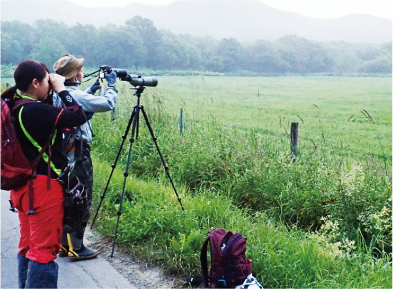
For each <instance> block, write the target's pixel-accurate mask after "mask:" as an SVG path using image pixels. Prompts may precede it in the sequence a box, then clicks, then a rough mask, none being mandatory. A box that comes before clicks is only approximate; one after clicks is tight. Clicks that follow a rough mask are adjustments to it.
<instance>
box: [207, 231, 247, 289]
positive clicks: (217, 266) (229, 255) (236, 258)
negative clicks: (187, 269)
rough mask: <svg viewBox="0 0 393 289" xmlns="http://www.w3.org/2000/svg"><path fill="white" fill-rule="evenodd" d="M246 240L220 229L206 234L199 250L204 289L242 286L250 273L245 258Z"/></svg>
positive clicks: (239, 235)
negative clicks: (208, 249)
mask: <svg viewBox="0 0 393 289" xmlns="http://www.w3.org/2000/svg"><path fill="white" fill-rule="evenodd" d="M209 242H210V252H211V268H210V274H208V268H207V245H208V243H209ZM245 252H246V239H245V238H243V236H242V235H241V234H239V233H236V234H233V233H232V232H230V231H226V230H224V229H221V228H217V229H214V230H213V231H211V232H210V233H209V234H208V237H207V238H206V240H205V243H204V244H203V246H202V250H201V270H202V278H203V283H204V286H205V287H206V288H234V287H236V286H237V285H241V284H243V282H244V280H245V279H246V278H247V276H248V275H249V274H250V273H251V264H250V260H249V259H247V258H246V254H245Z"/></svg>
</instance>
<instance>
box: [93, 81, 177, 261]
mask: <svg viewBox="0 0 393 289" xmlns="http://www.w3.org/2000/svg"><path fill="white" fill-rule="evenodd" d="M144 89H145V87H144V86H139V87H138V88H136V91H135V93H134V95H136V96H137V98H138V102H137V104H136V105H135V106H134V110H133V111H132V114H131V117H130V120H129V121H128V125H127V128H126V131H125V133H124V135H123V136H122V139H123V141H122V142H121V145H120V148H119V152H118V153H117V156H116V160H115V163H114V164H112V171H111V174H110V176H109V179H108V182H107V183H106V186H105V190H104V192H103V194H102V195H101V201H100V204H99V205H98V209H97V212H96V215H95V216H94V219H93V223H92V224H91V227H93V225H94V222H95V220H96V218H97V214H98V211H99V210H100V207H101V204H102V201H103V200H104V198H105V194H106V191H107V189H108V186H109V182H110V180H111V178H112V175H113V171H114V170H115V168H116V164H117V161H118V160H119V156H120V152H121V149H122V148H123V145H124V142H125V139H126V138H127V135H128V132H129V131H130V127H131V124H132V130H131V137H130V148H129V150H128V156H127V166H126V171H125V173H124V183H123V190H122V192H121V200H120V206H119V211H118V212H117V223H116V230H115V237H114V239H113V246H112V254H111V257H113V252H114V250H115V242H116V236H117V229H118V226H119V220H120V216H121V208H122V204H123V197H124V190H125V187H126V181H127V177H128V168H129V165H130V156H131V149H132V144H133V143H134V136H135V130H136V138H138V132H139V113H140V111H142V114H143V117H144V119H145V122H146V125H147V127H148V129H149V132H150V135H151V137H152V138H153V141H154V144H155V145H156V148H157V152H158V154H159V155H160V158H161V162H162V164H163V166H164V168H165V171H166V174H167V176H168V178H169V180H170V182H171V184H172V187H173V190H174V191H175V193H176V196H177V200H178V201H179V203H180V206H181V208H182V210H183V211H184V208H183V205H182V203H181V198H180V197H179V195H178V193H177V191H176V188H175V185H174V184H173V181H172V178H171V176H170V174H169V171H168V166H167V164H166V163H165V162H164V158H163V156H162V154H161V151H160V148H159V147H158V144H157V138H156V137H155V136H154V133H153V129H152V128H151V125H150V122H149V120H148V118H147V115H146V112H145V110H144V108H143V106H142V105H140V97H141V93H142V92H143V90H144Z"/></svg>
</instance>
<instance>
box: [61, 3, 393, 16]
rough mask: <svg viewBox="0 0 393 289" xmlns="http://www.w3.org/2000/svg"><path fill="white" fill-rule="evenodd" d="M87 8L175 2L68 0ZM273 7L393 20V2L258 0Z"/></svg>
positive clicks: (320, 14)
mask: <svg viewBox="0 0 393 289" xmlns="http://www.w3.org/2000/svg"><path fill="white" fill-rule="evenodd" d="M68 1H71V2H73V3H75V4H78V5H80V6H85V7H115V6H125V5H127V4H130V3H132V2H138V3H143V4H146V5H167V4H169V3H172V2H174V1H175V0H68ZM258 1H260V2H262V3H265V4H267V5H269V6H271V7H274V8H277V9H280V10H284V11H293V12H297V13H300V14H302V15H305V16H309V17H315V18H322V19H327V18H336V17H341V16H344V15H347V14H355V13H362V14H370V15H374V16H377V17H381V18H388V19H392V18H393V17H392V15H393V1H392V0H258Z"/></svg>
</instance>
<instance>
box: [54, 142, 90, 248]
mask: <svg viewBox="0 0 393 289" xmlns="http://www.w3.org/2000/svg"><path fill="white" fill-rule="evenodd" d="M74 158H75V166H74V170H75V175H76V176H77V177H78V179H79V181H80V182H81V183H82V184H83V186H84V188H85V190H86V193H87V200H86V201H87V210H86V213H85V215H84V217H83V220H82V223H81V224H78V225H77V226H74V227H73V228H71V227H69V226H65V227H64V232H63V235H62V237H61V244H62V245H63V246H68V240H67V233H68V234H69V235H70V237H71V242H72V247H73V249H74V250H79V249H80V248H81V247H82V243H83V236H84V234H85V229H86V226H87V222H88V221H89V218H90V207H91V201H92V198H93V163H92V161H91V157H90V146H89V145H88V144H87V143H85V142H83V146H82V149H81V144H80V142H79V141H76V142H75V157H74Z"/></svg>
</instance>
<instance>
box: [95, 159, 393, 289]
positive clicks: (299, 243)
mask: <svg viewBox="0 0 393 289" xmlns="http://www.w3.org/2000/svg"><path fill="white" fill-rule="evenodd" d="M94 156H95V157H94V160H93V161H94V163H95V172H96V173H95V184H96V187H95V190H96V191H100V190H102V189H103V187H104V184H105V183H106V180H107V177H108V175H109V173H110V170H111V168H110V166H109V165H108V164H106V163H105V162H103V161H102V160H101V159H100V156H97V153H95V154H94ZM123 180H124V176H123V174H122V172H121V170H115V173H114V176H113V179H112V182H111V185H110V189H109V191H108V193H107V195H106V197H105V199H104V202H103V204H104V206H103V208H102V209H101V211H100V213H99V219H98V226H99V230H100V231H101V233H103V234H105V235H107V236H111V237H113V234H114V227H115V224H116V221H117V214H116V213H117V211H118V210H119V202H120V191H121V189H122V183H123ZM178 189H179V191H180V194H181V195H182V197H183V205H184V207H185V211H184V212H183V211H182V210H181V208H180V206H179V204H178V202H177V199H176V197H175V196H174V193H173V190H172V188H171V187H169V186H166V185H165V184H163V183H162V182H158V183H154V182H152V181H147V182H145V181H142V180H140V179H138V178H135V177H129V178H128V179H127V185H126V189H125V194H124V195H125V197H124V199H123V208H122V215H121V217H120V225H119V230H118V236H117V242H118V243H121V244H124V245H126V246H127V247H128V248H129V251H130V253H131V254H132V255H134V256H135V257H138V258H141V259H144V260H147V261H148V262H149V263H154V264H158V265H160V266H161V267H162V268H163V269H164V270H165V271H166V272H167V273H169V274H175V275H177V276H180V277H181V276H183V277H185V276H186V275H189V274H191V275H199V274H200V271H199V254H200V249H201V246H202V244H203V241H204V239H205V237H206V233H207V232H209V231H210V230H211V229H212V228H214V227H223V228H225V229H228V230H232V231H233V232H240V233H242V234H243V235H244V236H245V237H246V238H247V257H248V258H250V259H252V260H253V262H252V268H253V271H254V273H255V275H256V276H257V278H258V279H259V280H260V281H261V283H262V284H263V286H264V287H265V288H389V287H391V286H392V282H391V274H392V268H391V264H389V261H390V255H389V254H386V253H383V254H382V255H381V256H380V257H379V258H378V259H377V258H375V257H374V256H373V254H372V250H371V249H369V250H359V251H358V252H353V253H345V252H343V251H342V250H339V245H338V244H331V243H329V242H328V241H327V240H326V239H325V238H324V237H323V236H322V235H320V234H315V233H304V232H302V231H299V230H297V229H291V230H289V229H288V228H287V227H285V226H283V225H278V223H277V222H276V221H274V220H272V219H270V218H269V217H268V216H267V215H266V214H264V213H260V212H258V213H255V212H252V211H249V210H245V209H240V208H238V207H236V206H234V205H233V203H232V202H231V200H230V199H229V198H227V197H226V196H225V195H222V194H221V193H219V192H217V191H214V190H205V189H203V190H199V191H197V192H195V193H192V194H190V193H188V192H187V190H186V188H185V187H184V186H180V187H178ZM94 201H95V203H96V204H97V202H98V194H95V200H94ZM179 285H181V284H179Z"/></svg>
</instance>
